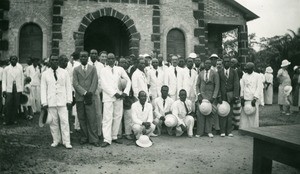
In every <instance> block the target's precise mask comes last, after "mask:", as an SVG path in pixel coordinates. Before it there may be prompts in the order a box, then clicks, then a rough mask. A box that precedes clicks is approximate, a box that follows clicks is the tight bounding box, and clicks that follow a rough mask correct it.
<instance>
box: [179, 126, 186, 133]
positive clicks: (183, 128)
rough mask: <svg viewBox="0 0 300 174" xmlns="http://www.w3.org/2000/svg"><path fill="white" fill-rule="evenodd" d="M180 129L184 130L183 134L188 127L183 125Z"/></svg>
mask: <svg viewBox="0 0 300 174" xmlns="http://www.w3.org/2000/svg"><path fill="white" fill-rule="evenodd" d="M180 127H181V130H182V131H183V132H185V131H186V127H185V126H184V125H183V124H181V125H180Z"/></svg>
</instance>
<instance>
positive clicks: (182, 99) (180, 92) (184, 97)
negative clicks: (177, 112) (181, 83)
mask: <svg viewBox="0 0 300 174" xmlns="http://www.w3.org/2000/svg"><path fill="white" fill-rule="evenodd" d="M179 98H180V100H181V101H182V102H185V100H186V90H184V89H181V90H180V91H179Z"/></svg>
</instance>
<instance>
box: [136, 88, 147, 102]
mask: <svg viewBox="0 0 300 174" xmlns="http://www.w3.org/2000/svg"><path fill="white" fill-rule="evenodd" d="M138 98H139V101H140V103H141V105H144V104H145V103H146V100H147V94H146V92H145V91H140V92H139V95H138Z"/></svg>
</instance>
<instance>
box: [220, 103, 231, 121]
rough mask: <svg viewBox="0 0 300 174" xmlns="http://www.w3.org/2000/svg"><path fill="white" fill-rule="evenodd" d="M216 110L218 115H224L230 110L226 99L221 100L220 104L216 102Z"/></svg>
mask: <svg viewBox="0 0 300 174" xmlns="http://www.w3.org/2000/svg"><path fill="white" fill-rule="evenodd" d="M217 111H218V115H220V116H221V117H226V116H227V115H228V114H229V112H230V105H229V104H228V103H227V102H226V101H222V103H221V104H218V106H217Z"/></svg>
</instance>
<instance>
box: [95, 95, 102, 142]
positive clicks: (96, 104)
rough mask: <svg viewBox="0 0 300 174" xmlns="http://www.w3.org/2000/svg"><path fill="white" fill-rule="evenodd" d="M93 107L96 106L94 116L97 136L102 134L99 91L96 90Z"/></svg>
mask: <svg viewBox="0 0 300 174" xmlns="http://www.w3.org/2000/svg"><path fill="white" fill-rule="evenodd" d="M95 108H96V118H97V128H98V131H97V133H98V136H101V135H102V102H101V99H100V93H99V92H97V91H96V97H95Z"/></svg>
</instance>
